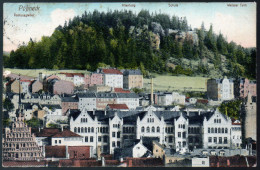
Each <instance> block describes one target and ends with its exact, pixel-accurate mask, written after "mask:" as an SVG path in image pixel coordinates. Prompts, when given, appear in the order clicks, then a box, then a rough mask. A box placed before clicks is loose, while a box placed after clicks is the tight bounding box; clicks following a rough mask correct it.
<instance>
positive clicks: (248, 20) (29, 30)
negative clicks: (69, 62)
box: [3, 2, 256, 52]
mask: <svg viewBox="0 0 260 170" xmlns="http://www.w3.org/2000/svg"><path fill="white" fill-rule="evenodd" d="M28 7H29V8H28ZM33 7H34V8H33ZM26 9H34V11H32V10H31V11H29V10H27V11H26ZM142 9H145V10H149V11H150V13H152V12H153V13H155V12H156V13H164V14H168V15H170V16H173V15H175V16H178V17H186V18H187V20H188V24H189V25H191V27H192V28H200V26H201V23H202V22H204V25H205V28H206V29H207V30H208V29H209V27H210V25H211V24H213V31H214V32H215V33H217V34H218V33H220V32H221V33H222V34H223V35H224V37H226V38H227V40H228V42H230V41H234V42H236V43H237V44H240V45H241V46H243V47H256V3H254V2H250V3H160V2H159V3H4V11H3V12H4V13H3V18H4V34H3V36H4V37H3V41H4V42H3V45H4V47H3V49H4V51H7V52H9V51H11V50H16V49H17V48H18V47H19V45H21V44H22V43H23V42H24V43H25V44H26V43H27V42H28V41H29V40H30V38H32V39H33V40H35V41H39V40H41V37H42V36H51V34H52V33H53V31H54V29H55V28H56V27H57V26H59V25H64V23H65V21H68V20H69V19H70V18H73V17H75V16H81V15H82V14H83V13H84V12H85V11H87V12H91V11H94V10H99V11H102V12H107V11H108V10H112V11H113V10H132V11H133V12H134V13H136V14H138V13H139V12H140V11H141V10H142ZM26 14H29V15H30V16H27V17H24V16H21V15H26Z"/></svg>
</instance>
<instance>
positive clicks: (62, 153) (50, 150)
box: [45, 145, 66, 158]
mask: <svg viewBox="0 0 260 170" xmlns="http://www.w3.org/2000/svg"><path fill="white" fill-rule="evenodd" d="M45 157H46V158H52V157H54V158H66V146H48V145H46V146H45Z"/></svg>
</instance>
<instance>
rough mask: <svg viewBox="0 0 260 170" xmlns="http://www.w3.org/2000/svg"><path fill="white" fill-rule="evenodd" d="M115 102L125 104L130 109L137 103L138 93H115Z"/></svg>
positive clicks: (134, 107) (136, 105) (137, 104)
mask: <svg viewBox="0 0 260 170" xmlns="http://www.w3.org/2000/svg"><path fill="white" fill-rule="evenodd" d="M116 95H117V98H116V103H117V104H126V105H127V106H128V108H129V109H130V110H134V109H136V107H138V106H139V105H140V104H139V95H138V94H136V93H116Z"/></svg>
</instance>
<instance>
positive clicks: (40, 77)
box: [39, 72, 42, 82]
mask: <svg viewBox="0 0 260 170" xmlns="http://www.w3.org/2000/svg"><path fill="white" fill-rule="evenodd" d="M39 81H40V82H42V72H40V73H39Z"/></svg>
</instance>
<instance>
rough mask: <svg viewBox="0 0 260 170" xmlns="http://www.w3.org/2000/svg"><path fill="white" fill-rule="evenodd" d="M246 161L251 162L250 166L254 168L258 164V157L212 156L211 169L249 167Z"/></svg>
mask: <svg viewBox="0 0 260 170" xmlns="http://www.w3.org/2000/svg"><path fill="white" fill-rule="evenodd" d="M246 159H247V160H248V162H249V166H250V167H251V166H253V165H254V164H255V163H256V157H255V158H254V157H248V156H247V157H245V156H240V155H236V156H230V157H221V156H210V157H209V160H210V167H218V166H219V167H247V163H246Z"/></svg>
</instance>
